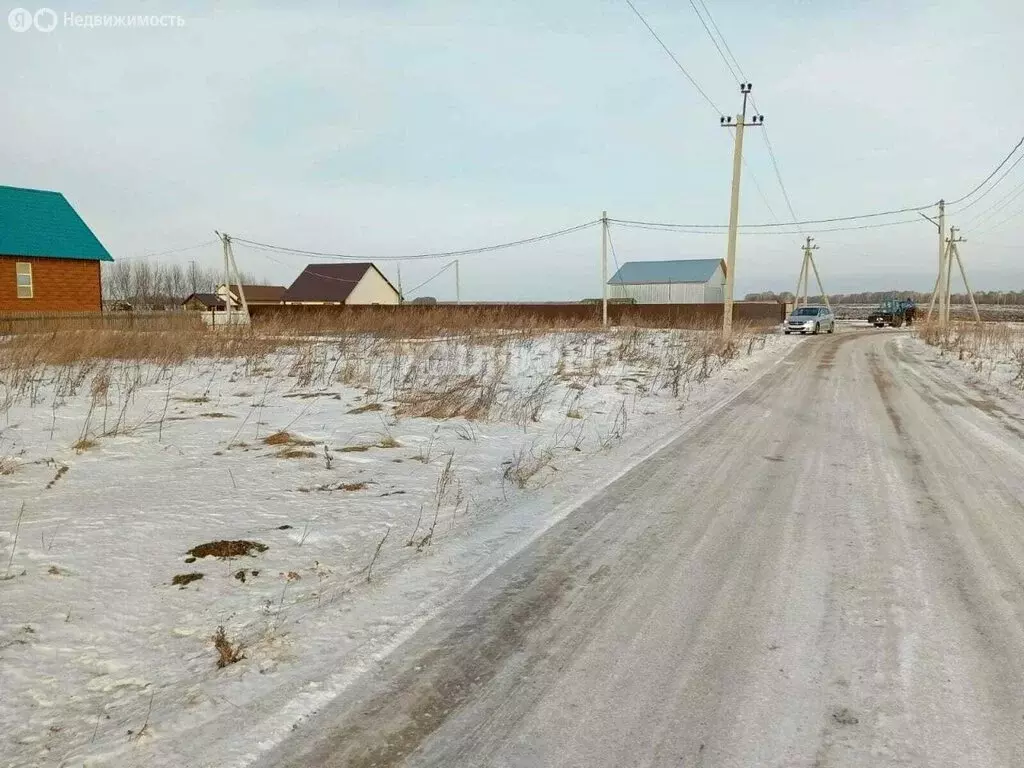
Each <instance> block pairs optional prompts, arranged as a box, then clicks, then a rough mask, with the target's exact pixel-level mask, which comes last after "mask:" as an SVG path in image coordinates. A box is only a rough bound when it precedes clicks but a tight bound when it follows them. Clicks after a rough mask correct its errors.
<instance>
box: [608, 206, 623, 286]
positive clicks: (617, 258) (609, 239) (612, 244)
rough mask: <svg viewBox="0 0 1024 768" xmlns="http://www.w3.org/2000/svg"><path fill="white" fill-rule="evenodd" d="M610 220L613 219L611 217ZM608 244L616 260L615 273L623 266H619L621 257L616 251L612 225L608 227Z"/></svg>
mask: <svg viewBox="0 0 1024 768" xmlns="http://www.w3.org/2000/svg"><path fill="white" fill-rule="evenodd" d="M609 221H611V219H609ZM608 245H610V246H611V247H612V259H613V260H614V261H615V274H618V273H619V270H621V269H622V267H620V266H619V257H618V255H617V254H616V253H615V243H613V242H612V229H611V227H609V228H608Z"/></svg>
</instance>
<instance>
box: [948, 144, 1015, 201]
mask: <svg viewBox="0 0 1024 768" xmlns="http://www.w3.org/2000/svg"><path fill="white" fill-rule="evenodd" d="M1022 160H1024V154H1021V156H1020V157H1018V158H1017V159H1016V160H1014V161H1013V164H1012V165H1011V166H1010V167H1009V168H1007V169H1006V170H1005V171H1003V173H1002V175H1001V176H1000V177H999V178H998V179H996V180H995V181H994V182H992V186H991V187H989V188H988V189H986V190H985V191H984V192H982V193H981V194H980V195H978V196H977V197H976V198H974V199H973V200H971V202H969V203H967V205H965V206H964V207H963V208H961V209H960V210H958V211H956V214H957V215H959V214H961V213H963V212H964V211H966V210H969V209H970V208H972V207H973V206H975V205H977V204H978V203H980V202H981V201H982V200H984V199H985V198H986V197H987V196H988V195H989V194H990V193H991V192H992V190H994V189H995V188H996V187H998V186H999V182H1001V181H1002V180H1003V179H1005V178H1006V177H1007V176H1008V175H1009V174H1010V172H1011V171H1013V169H1014V168H1016V167H1017V166H1018V165H1020V162H1021V161H1022ZM996 205H998V203H996ZM986 210H992V209H991V208H988V209H986ZM978 215H979V214H975V216H976V217H977V216H978ZM980 215H982V216H984V215H985V212H984V211H983V212H982V213H981V214H980Z"/></svg>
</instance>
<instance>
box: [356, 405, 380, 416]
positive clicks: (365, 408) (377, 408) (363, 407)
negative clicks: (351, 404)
mask: <svg viewBox="0 0 1024 768" xmlns="http://www.w3.org/2000/svg"><path fill="white" fill-rule="evenodd" d="M383 410H384V406H383V405H381V404H380V403H367V404H366V405H361V406H359V407H358V408H353V409H352V410H351V411H349V414H351V415H358V414H360V413H369V412H370V411H383Z"/></svg>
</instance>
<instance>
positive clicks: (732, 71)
mask: <svg viewBox="0 0 1024 768" xmlns="http://www.w3.org/2000/svg"><path fill="white" fill-rule="evenodd" d="M701 5H704V4H703V3H701ZM690 7H691V8H693V12H694V13H695V14H697V18H698V19H699V20H700V23H701V25H702V26H703V27H704V31H705V32H707V33H708V37H709V38H711V43H712V44H713V45H714V46H715V50H716V51H718V55H719V56H721V57H722V61H724V62H725V66H726V67H728V68H729V72H730V73H731V74H732V76H733V77H734V78H735V79H736V82H740V75H739V73H738V72H737V71H736V68H733V66H732V64H730V63H729V59H728V58H727V57H726V55H725V53H724V52H723V51H722V46H720V45H719V44H718V40H716V39H715V36H714V35H713V34H711V29H710V28H709V27H708V24H707V22H706V21H704V17H703V16H701V14H700V11H699V10H697V4H696V3H695V2H694V0H690ZM704 11H705V13H707V6H704ZM708 18H709V19H710V18H711V14H710V13H709V14H708ZM716 29H717V27H716ZM719 35H721V32H719ZM722 40H723V42H724V41H725V38H722ZM737 68H738V66H737ZM743 81H744V82H745V81H746V78H744V79H743Z"/></svg>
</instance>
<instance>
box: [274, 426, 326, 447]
mask: <svg viewBox="0 0 1024 768" xmlns="http://www.w3.org/2000/svg"><path fill="white" fill-rule="evenodd" d="M263 442H264V443H265V444H266V445H304V446H309V445H316V440H306V439H305V438H301V437H296V436H295V435H293V434H292V433H291V432H286V431H284V430H282V431H280V432H275V433H274V434H272V435H267V436H266V437H265V438H263Z"/></svg>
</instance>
